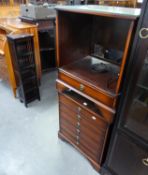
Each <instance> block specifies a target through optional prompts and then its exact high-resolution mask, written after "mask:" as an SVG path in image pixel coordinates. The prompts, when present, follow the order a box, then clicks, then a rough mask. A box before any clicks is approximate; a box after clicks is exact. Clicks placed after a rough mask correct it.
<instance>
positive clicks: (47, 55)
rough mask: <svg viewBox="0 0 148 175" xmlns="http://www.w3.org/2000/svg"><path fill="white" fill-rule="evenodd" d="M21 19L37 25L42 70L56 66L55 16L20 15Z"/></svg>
mask: <svg viewBox="0 0 148 175" xmlns="http://www.w3.org/2000/svg"><path fill="white" fill-rule="evenodd" d="M20 19H21V21H23V22H26V23H30V24H36V25H37V28H38V36H39V47H40V57H41V67H42V71H48V70H49V69H50V68H55V67H56V60H55V17H50V18H48V19H31V18H27V17H20Z"/></svg>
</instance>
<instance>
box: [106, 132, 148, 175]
mask: <svg viewBox="0 0 148 175" xmlns="http://www.w3.org/2000/svg"><path fill="white" fill-rule="evenodd" d="M114 145H115V146H114V147H113V149H112V154H111V156H110V157H109V168H110V169H111V170H113V171H114V172H115V173H116V174H120V175H132V174H133V175H147V174H148V150H144V149H143V148H142V147H140V146H138V145H137V144H135V143H133V140H130V138H129V137H127V136H124V135H122V134H117V135H116V136H115V143H114Z"/></svg>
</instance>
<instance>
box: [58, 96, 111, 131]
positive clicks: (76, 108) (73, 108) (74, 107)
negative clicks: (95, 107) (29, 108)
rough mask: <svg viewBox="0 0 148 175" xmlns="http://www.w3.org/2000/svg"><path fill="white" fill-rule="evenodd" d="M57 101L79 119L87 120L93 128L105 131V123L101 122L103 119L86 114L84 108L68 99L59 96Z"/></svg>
mask: <svg viewBox="0 0 148 175" xmlns="http://www.w3.org/2000/svg"><path fill="white" fill-rule="evenodd" d="M59 101H60V103H61V104H64V105H65V108H66V107H67V110H68V109H69V110H70V111H73V112H74V113H75V114H76V116H78V114H79V115H80V117H81V118H82V117H83V118H84V119H86V120H88V121H89V122H90V123H92V124H93V125H94V126H97V127H98V126H99V129H100V130H103V131H106V128H107V127H108V124H107V122H105V121H104V120H103V117H101V116H100V115H96V114H95V113H91V112H88V111H87V110H86V108H84V107H82V105H81V106H80V105H79V104H77V103H76V102H74V101H72V100H70V99H68V98H67V97H66V96H64V95H62V94H59Z"/></svg>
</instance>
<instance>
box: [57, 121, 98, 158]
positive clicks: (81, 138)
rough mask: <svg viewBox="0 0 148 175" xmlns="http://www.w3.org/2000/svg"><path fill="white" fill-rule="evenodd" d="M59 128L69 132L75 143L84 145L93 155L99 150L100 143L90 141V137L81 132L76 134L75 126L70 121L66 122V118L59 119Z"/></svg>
mask: <svg viewBox="0 0 148 175" xmlns="http://www.w3.org/2000/svg"><path fill="white" fill-rule="evenodd" d="M60 128H63V129H65V130H66V131H67V132H68V133H69V134H71V135H72V136H73V137H74V139H75V143H76V142H79V144H81V145H83V146H84V147H86V148H87V149H88V150H89V151H90V152H91V153H92V154H94V155H96V154H98V151H99V150H100V149H99V147H100V145H99V144H97V143H96V142H94V141H92V140H91V139H90V138H88V137H86V136H85V135H84V134H82V133H80V134H77V132H76V128H75V127H74V126H73V125H71V124H70V123H68V122H67V121H66V120H64V119H62V120H61V127H60Z"/></svg>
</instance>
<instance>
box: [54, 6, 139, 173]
mask: <svg viewBox="0 0 148 175" xmlns="http://www.w3.org/2000/svg"><path fill="white" fill-rule="evenodd" d="M56 9H57V19H56V24H57V25H56V34H57V38H56V39H57V63H58V66H59V71H58V79H57V90H58V93H59V114H60V130H59V136H60V138H62V139H64V140H66V141H68V142H69V143H70V144H72V145H73V146H74V147H75V148H76V149H78V150H79V151H80V152H81V153H82V154H83V155H85V156H86V158H88V160H89V161H90V162H91V163H92V165H93V166H94V168H95V169H96V170H99V169H100V166H101V165H102V163H103V159H104V157H105V149H106V148H107V139H108V138H109V134H110V126H111V125H112V123H113V121H114V116H115V113H116V109H117V104H118V97H119V96H120V90H121V83H122V80H123V75H124V67H125V65H126V63H127V62H128V59H127V58H128V55H129V54H130V49H129V48H130V44H131V43H132V38H133V36H134V27H136V21H137V18H138V16H139V12H140V11H139V10H137V9H136V10H134V9H130V11H127V9H120V8H119V9H120V10H121V11H120V10H119V9H118V8H115V7H114V8H113V7H108V10H106V8H105V7H104V6H85V5H84V6H61V7H57V8H56ZM119 11H120V12H119ZM131 11H132V13H131ZM131 14H132V15H131Z"/></svg>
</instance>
